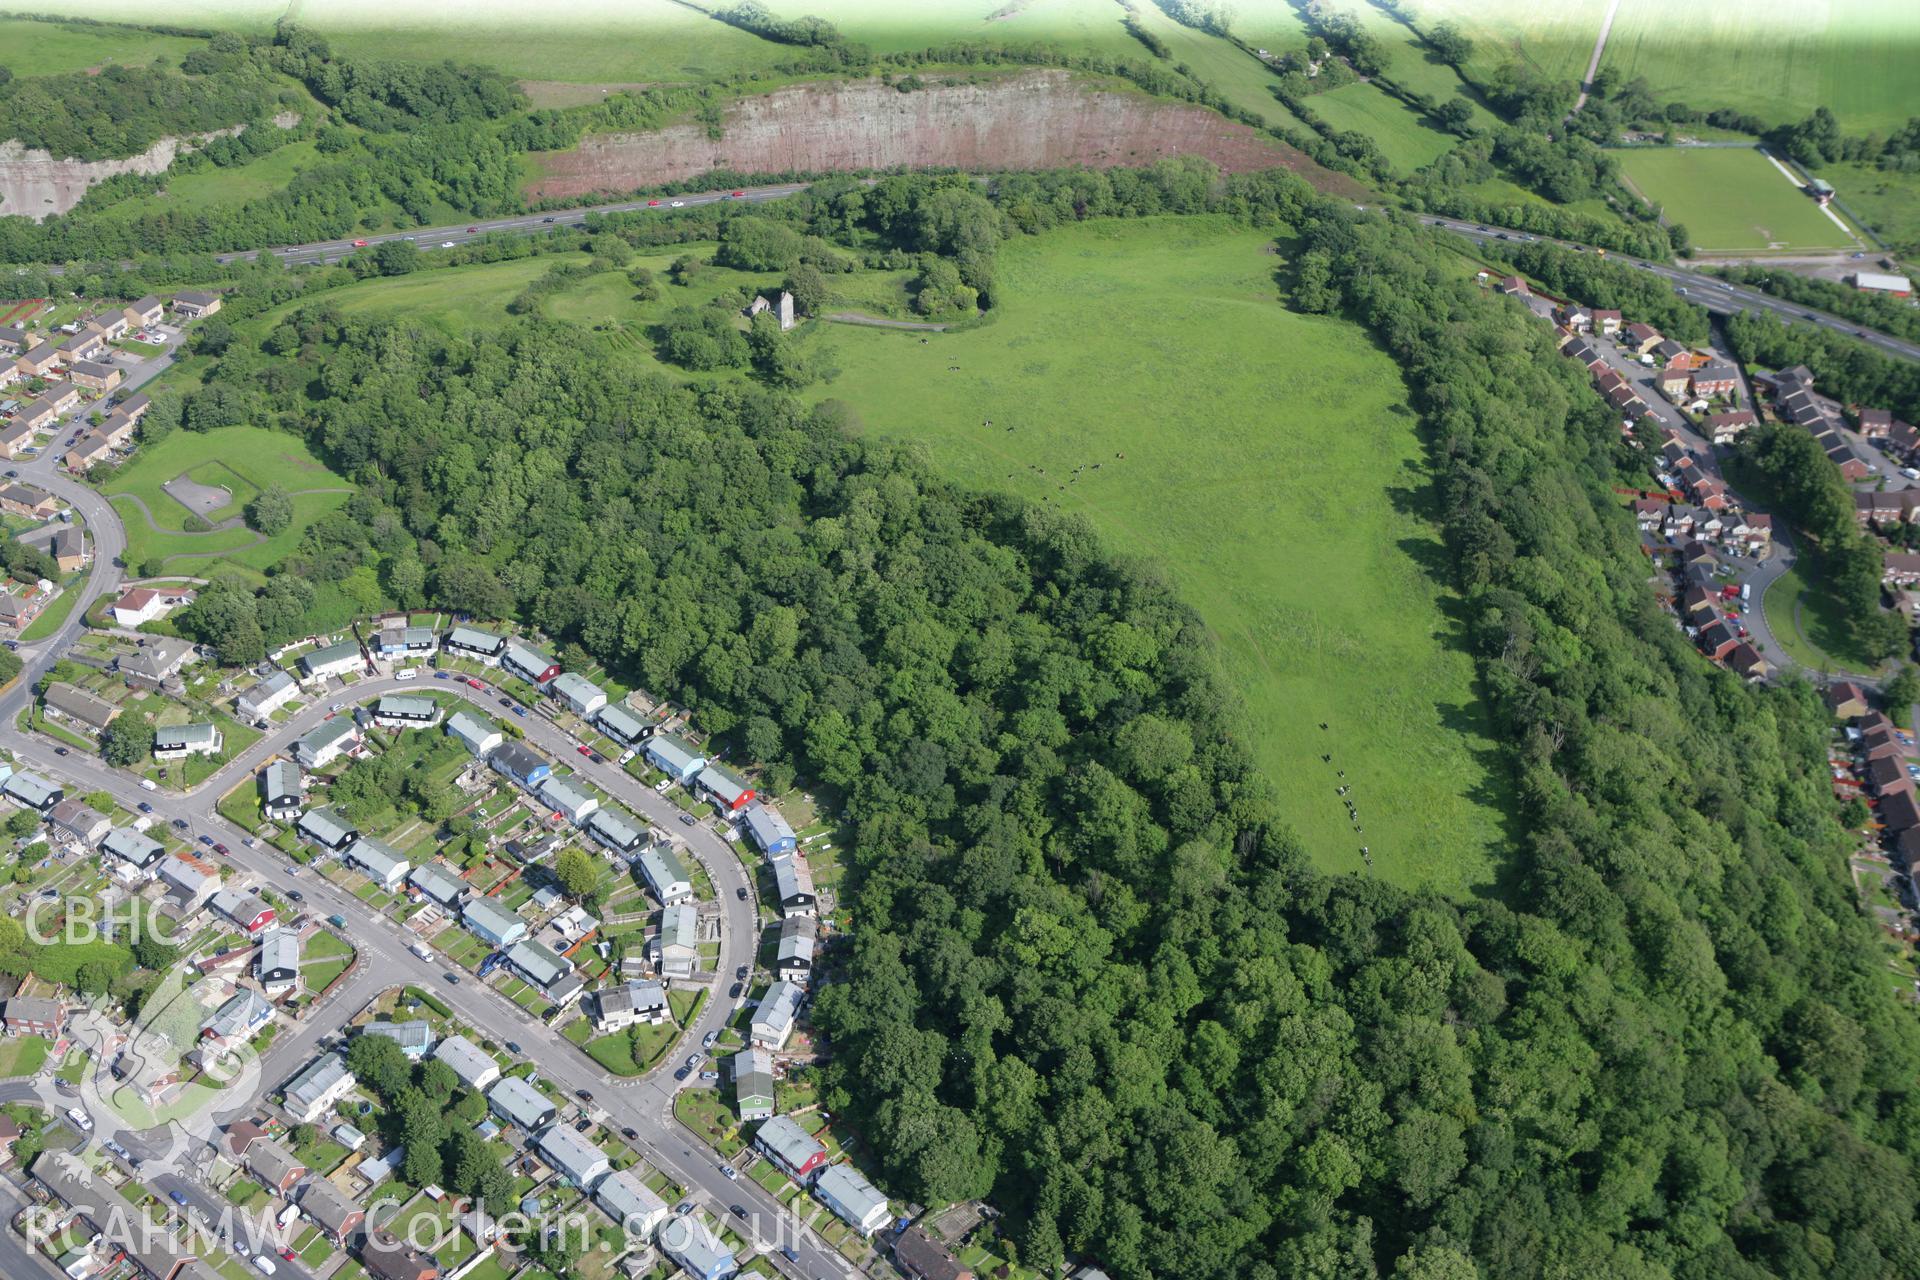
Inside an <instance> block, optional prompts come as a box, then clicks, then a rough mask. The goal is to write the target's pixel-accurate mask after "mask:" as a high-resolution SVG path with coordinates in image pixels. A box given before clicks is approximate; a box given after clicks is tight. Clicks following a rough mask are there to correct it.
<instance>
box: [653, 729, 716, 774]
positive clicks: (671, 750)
mask: <svg viewBox="0 0 1920 1280" xmlns="http://www.w3.org/2000/svg"><path fill="white" fill-rule="evenodd" d="M643 754H644V755H645V756H646V757H647V763H648V764H650V765H652V766H653V767H654V768H656V769H658V770H660V771H661V772H662V773H665V774H666V775H667V776H668V777H669V778H672V779H674V780H675V781H676V782H685V781H687V779H689V778H692V777H694V776H695V775H697V774H698V773H699V772H700V770H702V769H704V768H706V766H707V758H706V757H705V756H703V755H701V754H700V752H699V750H698V749H697V748H696V747H695V746H694V745H693V744H692V743H690V742H688V741H687V740H686V739H685V738H680V737H676V736H675V735H673V734H671V733H656V734H654V735H653V736H652V737H651V738H648V739H647V745H646V747H645V749H644V751H643Z"/></svg>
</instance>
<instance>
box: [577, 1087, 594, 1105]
mask: <svg viewBox="0 0 1920 1280" xmlns="http://www.w3.org/2000/svg"><path fill="white" fill-rule="evenodd" d="M573 1096H574V1097H576V1098H578V1099H580V1101H582V1102H592V1101H593V1090H591V1089H575V1090H574V1091H573Z"/></svg>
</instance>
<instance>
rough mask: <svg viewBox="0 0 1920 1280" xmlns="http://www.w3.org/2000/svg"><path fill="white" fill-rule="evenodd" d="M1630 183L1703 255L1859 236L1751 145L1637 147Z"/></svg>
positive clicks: (1841, 243) (1839, 243)
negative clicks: (1844, 228) (1837, 222)
mask: <svg viewBox="0 0 1920 1280" xmlns="http://www.w3.org/2000/svg"><path fill="white" fill-rule="evenodd" d="M1614 154H1615V155H1616V156H1617V157H1618V158H1619V160H1620V170H1621V172H1622V173H1623V174H1624V175H1625V176H1626V178H1627V181H1629V182H1630V183H1632V184H1633V186H1634V188H1635V189H1636V190H1637V191H1639V192H1640V194H1642V195H1644V196H1645V197H1646V198H1647V199H1649V200H1651V201H1653V202H1654V204H1656V205H1658V206H1660V208H1661V209H1663V210H1664V211H1665V213H1666V215H1667V217H1668V219H1669V220H1671V221H1673V222H1678V223H1682V224H1684V225H1685V227H1686V228H1687V232H1688V234H1690V235H1691V236H1692V237H1693V243H1694V246H1695V247H1696V248H1697V249H1699V250H1700V251H1701V252H1703V253H1715V252H1735V251H1740V250H1764V249H1774V250H1807V249H1850V248H1853V247H1854V241H1853V239H1852V238H1851V237H1850V236H1848V235H1847V234H1846V233H1845V232H1844V231H1842V230H1841V229H1840V228H1839V227H1838V226H1835V225H1834V222H1833V219H1831V218H1829V217H1828V216H1827V215H1826V213H1825V212H1823V211H1822V210H1821V208H1820V206H1819V205H1817V204H1815V203H1814V202H1813V201H1812V200H1811V199H1809V198H1808V197H1807V195H1806V194H1805V193H1804V192H1803V191H1801V190H1800V188H1799V187H1797V186H1796V185H1794V183H1793V182H1792V181H1791V180H1790V179H1789V178H1788V177H1787V176H1786V175H1785V174H1783V173H1781V172H1780V170H1779V169H1777V168H1775V167H1774V165H1773V163H1772V161H1770V160H1768V159H1767V157H1766V156H1764V155H1762V154H1761V153H1760V152H1759V151H1756V150H1751V149H1748V148H1745V147H1634V148H1629V149H1627V150H1623V151H1617V152H1615V153H1614Z"/></svg>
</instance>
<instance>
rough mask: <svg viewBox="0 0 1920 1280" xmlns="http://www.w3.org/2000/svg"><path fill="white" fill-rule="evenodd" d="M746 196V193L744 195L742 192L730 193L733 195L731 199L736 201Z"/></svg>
mask: <svg viewBox="0 0 1920 1280" xmlns="http://www.w3.org/2000/svg"><path fill="white" fill-rule="evenodd" d="M746 194H747V193H746V192H744V191H735V192H733V193H732V195H733V198H734V199H735V200H738V199H739V198H740V197H741V196H744V195H746Z"/></svg>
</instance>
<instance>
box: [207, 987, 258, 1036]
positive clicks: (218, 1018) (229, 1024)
mask: <svg viewBox="0 0 1920 1280" xmlns="http://www.w3.org/2000/svg"><path fill="white" fill-rule="evenodd" d="M272 1021H273V1006H272V1005H270V1004H268V1003H267V1002H266V1000H265V999H264V998H262V996H261V995H260V993H259V992H258V991H250V990H246V989H244V988H243V989H241V990H240V991H238V992H235V993H234V995H233V996H232V997H231V998H229V999H228V1000H227V1002H226V1003H225V1004H223V1005H221V1006H220V1007H219V1008H218V1009H215V1010H214V1011H213V1015H212V1016H211V1017H209V1018H208V1019H207V1020H206V1023H205V1024H204V1025H203V1026H202V1027H201V1028H200V1034H201V1036H202V1037H203V1038H205V1039H208V1040H217V1041H220V1042H221V1043H222V1044H228V1045H237V1044H240V1043H241V1042H242V1041H245V1040H250V1039H252V1038H253V1034H254V1032H256V1031H259V1030H260V1029H261V1028H262V1027H265V1026H266V1025H267V1024H268V1023H270V1022H272Z"/></svg>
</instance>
